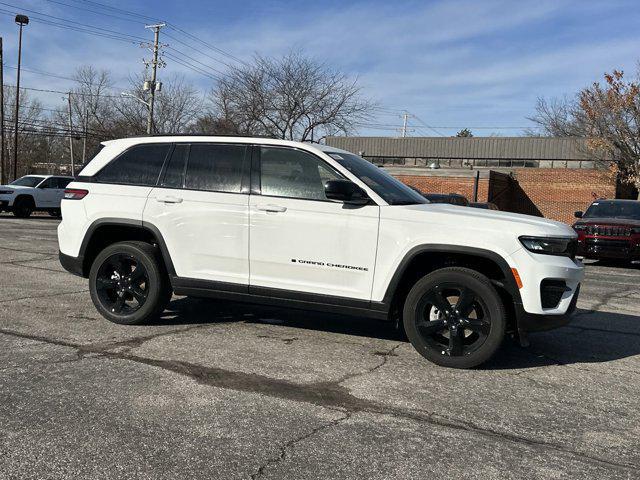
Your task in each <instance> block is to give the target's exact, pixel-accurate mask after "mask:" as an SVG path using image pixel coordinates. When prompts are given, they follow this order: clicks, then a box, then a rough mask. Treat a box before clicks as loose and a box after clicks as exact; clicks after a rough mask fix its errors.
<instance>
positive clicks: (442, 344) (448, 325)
mask: <svg viewBox="0 0 640 480" xmlns="http://www.w3.org/2000/svg"><path fill="white" fill-rule="evenodd" d="M403 323H404V328H405V331H406V333H407V337H408V338H409V340H410V341H411V344H412V345H413V346H414V348H415V349H416V350H417V351H418V353H420V355H422V356H423V357H425V358H426V359H428V360H430V361H431V362H433V363H435V364H437V365H442V366H445V367H452V368H472V367H475V366H478V365H480V364H482V363H484V362H486V361H487V360H489V358H491V357H492V356H493V355H494V353H495V352H496V351H497V350H498V348H499V347H500V344H501V343H502V340H503V338H504V335H505V329H506V318H505V311H504V305H503V304H502V300H501V299H500V296H499V295H498V292H496V290H495V288H494V287H493V285H492V284H491V282H490V281H489V279H488V278H487V277H485V276H484V275H482V274H480V273H478V272H476V271H475V270H471V269H468V268H462V267H449V268H443V269H440V270H436V271H434V272H432V273H430V274H428V275H426V276H424V277H423V278H422V279H420V280H419V281H418V282H416V284H415V285H414V286H413V288H412V289H411V291H410V292H409V295H408V296H407V299H406V301H405V305H404V311H403Z"/></svg>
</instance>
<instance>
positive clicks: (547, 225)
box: [394, 203, 576, 237]
mask: <svg viewBox="0 0 640 480" xmlns="http://www.w3.org/2000/svg"><path fill="white" fill-rule="evenodd" d="M394 208H395V207H394ZM406 208H407V209H408V210H411V211H414V212H415V214H416V215H420V214H421V213H424V214H431V215H432V216H435V217H436V219H437V217H443V218H442V220H445V218H444V217H446V221H447V223H450V222H452V221H453V222H456V223H457V222H459V223H460V224H462V225H464V226H466V228H468V229H482V230H486V229H490V230H492V229H500V230H503V229H507V230H508V231H510V232H512V233H514V234H517V235H547V236H556V237H575V236H576V233H575V231H574V230H573V228H571V227H570V226H569V225H567V224H566V223H562V222H557V221H555V220H548V219H546V218H542V217H534V216H533V215H523V214H521V213H511V212H502V211H499V210H484V209H480V208H470V207H462V206H457V205H448V204H441V203H429V204H420V205H409V206H407V207H406Z"/></svg>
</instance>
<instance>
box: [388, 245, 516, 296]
mask: <svg viewBox="0 0 640 480" xmlns="http://www.w3.org/2000/svg"><path fill="white" fill-rule="evenodd" d="M429 252H433V253H443V254H444V253H459V254H464V255H472V256H476V257H482V258H486V259H488V260H492V261H494V262H495V263H496V264H497V265H498V266H499V267H500V270H501V271H502V274H503V276H504V280H505V282H504V284H503V285H504V288H505V289H506V290H507V292H509V294H510V295H511V296H512V297H513V300H514V302H516V303H522V299H521V297H520V292H519V290H518V286H517V285H516V281H515V279H514V278H513V273H511V267H509V264H508V263H507V262H506V260H505V259H504V258H502V257H501V256H500V255H499V254H497V253H495V252H492V251H491V250H484V249H481V248H474V247H464V246H457V245H443V244H424V245H418V246H416V247H413V248H412V249H411V250H409V252H407V254H406V255H405V257H404V258H403V259H402V261H401V262H400V264H399V265H398V268H397V269H396V271H395V273H394V274H393V277H392V278H391V281H390V282H389V285H388V286H387V291H386V292H385V294H384V299H383V301H382V303H384V304H390V303H391V300H392V299H393V296H394V294H395V292H396V289H397V288H398V284H399V283H400V279H401V278H402V276H403V275H404V273H405V272H406V270H407V268H408V267H409V265H410V264H411V262H412V261H413V259H414V258H415V257H417V256H418V255H420V254H422V253H429Z"/></svg>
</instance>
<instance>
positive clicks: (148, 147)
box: [95, 143, 171, 186]
mask: <svg viewBox="0 0 640 480" xmlns="http://www.w3.org/2000/svg"><path fill="white" fill-rule="evenodd" d="M170 147H171V145H170V144H168V143H150V144H143V145H137V146H135V147H131V148H130V149H129V150H127V151H125V152H124V153H122V154H121V155H120V156H118V157H116V158H115V159H114V160H112V161H111V162H109V163H108V164H107V165H105V166H104V167H103V168H102V170H100V171H99V172H98V173H97V174H96V175H95V179H96V181H97V182H100V183H115V184H124V185H142V186H153V185H155V184H156V183H157V181H158V177H159V176H160V170H161V169H162V164H163V163H164V160H165V158H166V156H167V154H168V153H169V149H170Z"/></svg>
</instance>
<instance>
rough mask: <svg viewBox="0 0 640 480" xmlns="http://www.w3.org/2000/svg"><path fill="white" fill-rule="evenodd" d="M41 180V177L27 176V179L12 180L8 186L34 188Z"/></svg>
mask: <svg viewBox="0 0 640 480" xmlns="http://www.w3.org/2000/svg"><path fill="white" fill-rule="evenodd" d="M42 180H44V179H43V178H42V177H29V176H27V177H22V178H19V179H17V180H14V181H13V182H11V183H10V184H9V185H17V186H18V187H35V186H36V185H38V184H39V183H40V182H41V181H42Z"/></svg>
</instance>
